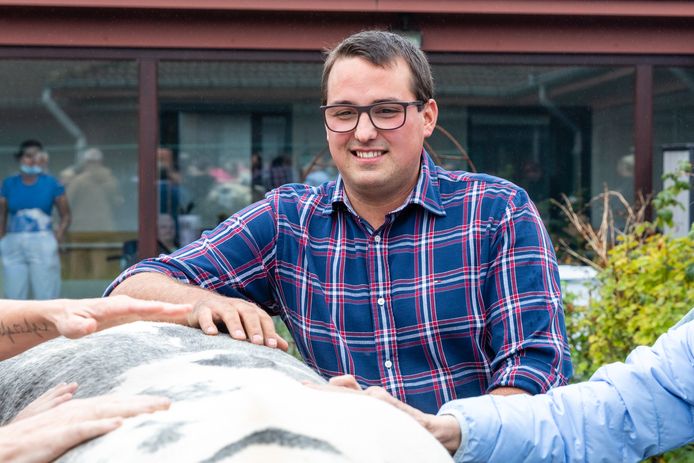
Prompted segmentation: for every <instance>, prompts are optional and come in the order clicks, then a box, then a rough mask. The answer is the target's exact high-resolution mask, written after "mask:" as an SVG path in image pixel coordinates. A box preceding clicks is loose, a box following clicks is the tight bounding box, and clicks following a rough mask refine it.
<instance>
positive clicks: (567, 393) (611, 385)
mask: <svg viewBox="0 0 694 463" xmlns="http://www.w3.org/2000/svg"><path fill="white" fill-rule="evenodd" d="M439 414H451V415H453V416H455V417H456V418H457V419H458V421H459V423H460V425H461V431H462V434H463V437H464V439H463V444H462V445H461V447H460V449H459V450H458V452H457V453H456V455H455V461H460V462H462V461H490V462H504V463H507V462H509V461H514V462H515V461H528V462H544V461H553V462H554V461H594V460H595V461H598V460H599V461H626V462H629V461H633V462H638V461H641V460H643V459H644V458H647V457H649V456H653V455H658V454H660V453H663V452H665V451H667V450H671V449H674V448H677V447H680V446H682V445H684V444H686V443H688V442H692V441H694V323H691V322H690V323H687V324H685V325H683V326H681V327H679V328H674V329H672V330H671V331H669V332H668V333H666V334H664V335H663V336H661V337H660V338H659V339H658V341H657V342H656V343H655V345H654V346H653V347H639V348H637V349H635V350H634V351H633V352H632V353H631V354H630V355H629V357H628V358H627V360H626V362H625V363H614V364H611V365H607V366H604V367H602V368H601V369H599V370H598V371H597V372H596V373H595V375H593V377H592V378H591V379H590V381H587V382H584V383H579V384H573V385H570V386H563V387H558V388H556V389H553V390H551V391H549V392H548V393H547V394H542V395H537V396H527V395H516V396H508V397H501V396H490V395H487V396H482V397H476V398H471V399H462V400H455V401H452V402H449V403H447V404H446V405H444V406H443V407H442V408H441V410H440V411H439Z"/></svg>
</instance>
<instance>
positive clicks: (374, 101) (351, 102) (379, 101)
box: [328, 98, 402, 106]
mask: <svg viewBox="0 0 694 463" xmlns="http://www.w3.org/2000/svg"><path fill="white" fill-rule="evenodd" d="M393 101H402V100H400V99H398V98H379V99H378V100H372V101H371V103H369V105H372V104H378V103H391V102H393ZM340 104H344V105H351V106H368V105H358V104H356V103H354V102H353V101H351V100H338V101H335V102H332V103H328V106H333V105H340Z"/></svg>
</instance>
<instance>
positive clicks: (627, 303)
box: [563, 165, 694, 463]
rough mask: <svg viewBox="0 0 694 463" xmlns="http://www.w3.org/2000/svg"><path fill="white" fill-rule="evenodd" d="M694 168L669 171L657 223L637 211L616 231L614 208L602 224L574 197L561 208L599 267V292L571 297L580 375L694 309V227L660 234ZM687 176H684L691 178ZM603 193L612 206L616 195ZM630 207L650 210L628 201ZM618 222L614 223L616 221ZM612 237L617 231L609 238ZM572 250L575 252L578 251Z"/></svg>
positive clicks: (692, 449) (690, 454)
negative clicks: (586, 298) (579, 208)
mask: <svg viewBox="0 0 694 463" xmlns="http://www.w3.org/2000/svg"><path fill="white" fill-rule="evenodd" d="M690 172H691V166H690V165H683V166H682V168H681V170H680V171H679V172H675V173H672V174H668V175H666V176H664V178H665V179H666V180H668V181H669V186H668V187H667V188H665V189H664V190H663V191H662V192H661V193H659V194H658V195H657V196H656V197H655V199H654V200H653V203H652V204H653V206H654V208H655V212H656V218H655V220H654V221H653V222H649V221H646V220H643V219H641V217H643V216H644V215H639V214H638V213H632V214H630V216H629V219H630V220H628V221H627V224H628V227H627V228H626V229H624V230H621V231H616V233H615V231H614V230H610V227H609V224H607V225H606V218H607V220H608V221H609V219H610V217H611V211H609V212H606V213H605V214H604V215H603V226H601V227H600V229H599V230H595V229H593V228H592V227H591V225H590V223H589V222H588V221H586V220H585V219H584V218H583V217H582V216H581V215H580V214H579V213H576V212H574V211H573V209H572V208H571V207H570V204H568V202H567V203H566V205H564V207H563V210H564V212H565V213H566V214H567V217H569V219H570V220H571V221H572V223H573V224H574V226H575V227H576V229H577V230H578V231H579V233H580V234H581V235H582V236H583V237H584V238H585V241H586V242H587V243H589V245H590V247H591V251H593V252H591V255H593V256H597V258H596V259H594V260H592V261H591V262H588V260H587V259H586V258H585V257H584V258H581V259H579V260H581V261H582V262H584V263H589V264H590V265H592V266H593V267H595V268H596V269H597V270H598V274H597V277H596V280H597V282H596V284H595V287H594V288H592V291H591V294H593V295H595V297H594V298H593V299H591V301H590V303H589V304H588V305H586V306H581V305H577V304H575V301H576V298H575V297H573V296H572V295H570V294H568V295H566V296H565V299H564V301H565V310H566V325H567V326H566V329H567V333H568V336H569V341H570V343H571V350H572V359H573V364H574V381H584V380H587V379H588V378H589V377H590V376H591V375H592V374H593V373H594V372H595V370H597V369H598V368H599V367H600V366H602V365H605V364H607V363H611V362H616V361H623V360H624V358H626V356H627V355H628V354H629V352H631V351H632V350H633V349H634V348H635V347H636V346H639V345H651V344H653V343H654V342H655V340H656V339H657V338H658V336H660V335H661V334H662V333H664V332H665V331H667V330H668V328H670V327H671V326H673V325H674V324H675V323H676V322H677V321H678V320H679V319H680V318H681V317H682V316H684V315H685V314H686V313H687V312H689V310H690V309H692V308H694V226H692V228H691V230H690V232H689V234H688V235H687V236H684V237H680V238H676V237H673V236H671V235H668V234H664V233H662V230H663V229H664V227H665V226H671V225H672V210H671V208H673V207H682V205H679V204H678V203H677V201H676V198H677V195H678V194H679V192H681V191H684V190H687V189H689V182H688V181H683V180H682V176H683V175H687V174H689V175H691V173H690ZM685 178H686V177H685ZM615 194H617V195H619V193H615V192H609V191H605V193H604V194H603V195H601V199H603V205H605V207H607V203H608V200H609V196H610V195H615ZM627 210H628V211H629V212H631V211H634V210H638V211H645V210H646V209H645V208H644V207H643V205H641V207H639V208H636V207H635V208H630V207H627ZM612 223H613V222H612ZM610 236H617V238H616V240H615V241H614V242H608V238H609V237H610ZM573 252H574V254H575V253H576V251H573ZM651 461H654V462H665V461H666V462H670V463H679V462H694V446H692V445H691V444H690V445H689V446H686V447H683V448H681V449H679V450H676V451H673V452H669V453H667V454H665V455H662V456H658V457H654V458H651Z"/></svg>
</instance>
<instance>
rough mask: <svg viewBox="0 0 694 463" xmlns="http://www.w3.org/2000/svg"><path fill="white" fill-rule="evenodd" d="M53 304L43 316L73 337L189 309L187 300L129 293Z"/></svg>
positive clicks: (172, 315) (182, 314) (65, 334)
mask: <svg viewBox="0 0 694 463" xmlns="http://www.w3.org/2000/svg"><path fill="white" fill-rule="evenodd" d="M54 305H55V308H54V310H50V311H48V310H47V311H46V317H47V318H48V320H49V321H51V322H52V323H53V325H54V326H55V327H56V329H57V330H58V333H60V334H61V335H63V336H65V337H67V338H73V339H74V338H79V337H82V336H85V335H87V334H91V333H93V332H95V331H99V330H103V329H105V328H110V327H113V326H116V325H121V324H123V323H130V322H134V321H138V320H151V321H157V320H166V319H169V318H171V317H181V316H185V315H186V314H188V313H190V311H191V310H192V306H191V305H190V304H171V303H168V302H159V301H145V300H141V299H134V298H132V297H129V296H114V297H108V298H96V299H59V300H56V301H54ZM47 306H48V304H47Z"/></svg>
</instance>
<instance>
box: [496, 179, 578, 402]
mask: <svg viewBox="0 0 694 463" xmlns="http://www.w3.org/2000/svg"><path fill="white" fill-rule="evenodd" d="M490 247H491V248H490V256H491V259H490V266H489V270H488V275H487V278H486V281H485V284H484V287H483V292H484V299H485V306H486V321H487V326H488V331H489V344H490V346H491V351H492V352H493V354H494V357H493V358H492V360H491V374H492V378H491V381H490V384H489V389H488V391H490V390H492V389H495V388H497V387H502V386H510V387H517V388H520V389H523V390H525V391H528V392H530V393H531V394H537V393H540V392H545V391H547V390H548V389H549V388H551V387H554V386H560V385H564V384H566V382H567V381H568V378H570V377H571V374H572V369H571V357H570V352H569V347H568V343H567V341H566V328H565V326H564V313H563V309H562V296H561V285H560V281H559V269H558V266H557V261H556V257H555V254H554V249H553V247H552V243H551V241H550V238H549V236H548V234H547V231H546V230H545V228H544V225H543V224H542V220H541V219H540V216H539V214H538V212H537V209H536V208H535V206H534V205H533V203H532V202H531V201H530V200H529V199H528V196H527V194H526V193H525V191H523V190H521V189H517V190H516V193H515V195H513V196H512V197H511V198H510V200H509V202H508V203H507V205H506V208H505V210H504V211H503V216H502V217H501V219H500V220H499V224H498V226H497V227H496V229H495V230H494V231H493V237H492V240H491V242H490Z"/></svg>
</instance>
